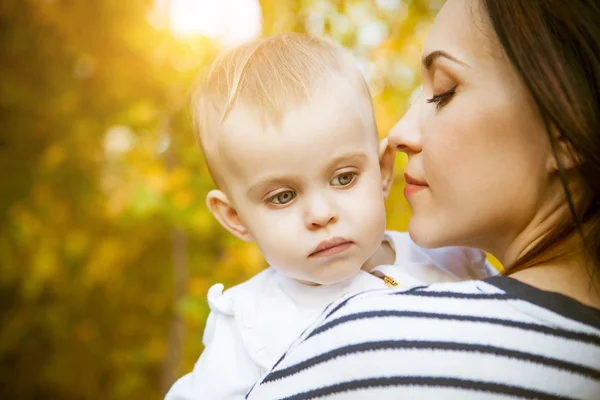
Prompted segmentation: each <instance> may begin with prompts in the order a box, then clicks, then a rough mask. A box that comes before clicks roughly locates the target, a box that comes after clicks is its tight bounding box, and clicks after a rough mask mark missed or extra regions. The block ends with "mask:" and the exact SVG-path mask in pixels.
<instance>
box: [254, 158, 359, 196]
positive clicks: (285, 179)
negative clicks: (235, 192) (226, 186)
mask: <svg viewBox="0 0 600 400" xmlns="http://www.w3.org/2000/svg"><path fill="white" fill-rule="evenodd" d="M368 158H369V157H368V156H367V155H366V154H365V153H362V152H350V153H342V154H338V155H335V156H334V157H333V158H332V159H331V160H330V161H329V163H328V164H327V165H326V168H325V170H326V171H329V170H331V169H333V168H335V167H337V166H338V165H340V164H342V163H344V162H350V161H352V162H355V163H357V164H362V163H364V162H365V161H367V159H368ZM293 179H294V177H291V176H282V175H274V176H266V177H263V178H261V179H260V180H259V181H258V182H256V183H254V184H252V186H250V188H249V189H248V194H249V195H250V194H252V192H256V191H257V190H259V189H262V188H263V187H264V186H265V185H271V184H276V183H282V184H284V183H289V181H291V180H293Z"/></svg>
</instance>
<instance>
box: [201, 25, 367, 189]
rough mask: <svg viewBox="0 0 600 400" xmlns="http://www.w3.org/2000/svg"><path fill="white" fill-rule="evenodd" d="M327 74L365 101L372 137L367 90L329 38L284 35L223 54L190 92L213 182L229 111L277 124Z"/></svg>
mask: <svg viewBox="0 0 600 400" xmlns="http://www.w3.org/2000/svg"><path fill="white" fill-rule="evenodd" d="M332 76H338V77H341V78H343V79H346V80H348V82H349V83H350V84H351V85H352V86H353V87H356V88H357V96H360V95H362V96H364V97H365V99H366V100H367V102H368V107H369V115H370V117H371V119H372V121H369V122H370V123H371V122H372V126H373V129H374V130H375V133H374V134H375V136H376V135H377V132H376V127H375V122H374V117H373V109H372V102H371V96H370V94H369V89H368V86H367V84H366V82H365V80H364V78H363V76H362V74H361V72H360V70H359V69H358V66H357V63H356V61H355V60H354V58H353V56H352V55H351V54H350V53H349V52H348V51H347V50H345V49H344V48H342V47H341V46H339V45H337V44H334V43H332V42H330V41H328V40H325V39H320V38H315V37H311V36H308V35H304V34H296V33H285V34H279V35H275V36H270V37H267V38H262V39H256V40H253V41H250V42H247V43H244V44H242V45H239V46H237V47H235V48H233V49H230V50H228V51H225V52H223V53H222V54H221V55H219V57H217V59H216V60H215V61H214V63H213V64H212V65H211V67H210V68H209V70H208V72H207V75H206V76H205V77H204V79H202V81H201V82H200V83H199V84H198V85H197V86H196V87H195V88H194V90H193V92H192V99H191V109H192V115H193V124H194V132H195V134H196V135H198V138H199V140H200V145H201V147H202V151H203V153H204V158H205V160H206V163H207V165H208V168H209V171H210V173H211V175H212V177H213V180H214V181H215V183H216V184H217V185H219V184H220V181H222V176H221V174H220V173H219V172H220V171H219V168H218V167H217V164H218V163H217V162H216V159H217V158H218V151H219V148H218V140H217V133H218V131H219V128H220V126H221V125H222V124H223V123H224V121H225V120H226V119H227V117H228V116H229V114H230V113H231V112H232V110H233V109H235V108H237V107H247V108H249V109H250V111H251V113H252V115H253V116H254V117H256V118H258V119H259V120H260V121H263V123H267V121H268V122H269V123H274V124H277V123H279V122H280V121H281V120H282V119H283V117H284V116H285V115H286V114H287V113H288V112H289V111H290V110H291V109H293V108H294V107H298V106H301V105H302V104H304V103H305V102H306V101H308V100H309V99H310V98H311V96H312V94H313V93H314V92H315V91H316V89H317V88H319V86H322V85H323V84H324V83H325V80H326V79H327V78H328V77H329V78H331V77H332Z"/></svg>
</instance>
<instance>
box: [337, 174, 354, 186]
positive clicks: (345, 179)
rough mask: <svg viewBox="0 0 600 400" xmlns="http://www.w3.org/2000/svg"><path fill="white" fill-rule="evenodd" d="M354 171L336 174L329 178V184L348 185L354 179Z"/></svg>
mask: <svg viewBox="0 0 600 400" xmlns="http://www.w3.org/2000/svg"><path fill="white" fill-rule="evenodd" d="M356 175H357V174H356V172H344V173H341V174H339V175H336V176H334V177H333V179H332V180H331V184H332V185H334V186H348V185H349V184H351V183H352V181H354V178H355V177H356Z"/></svg>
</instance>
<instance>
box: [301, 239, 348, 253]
mask: <svg viewBox="0 0 600 400" xmlns="http://www.w3.org/2000/svg"><path fill="white" fill-rule="evenodd" d="M353 244H354V243H353V242H352V241H351V240H348V239H345V238H342V237H334V238H331V239H327V240H323V241H322V242H321V243H319V245H318V246H317V247H315V249H314V250H313V252H312V253H310V254H309V255H308V257H328V256H333V255H335V254H339V253H341V252H343V251H345V250H347V249H348V248H350V247H351V246H352V245H353Z"/></svg>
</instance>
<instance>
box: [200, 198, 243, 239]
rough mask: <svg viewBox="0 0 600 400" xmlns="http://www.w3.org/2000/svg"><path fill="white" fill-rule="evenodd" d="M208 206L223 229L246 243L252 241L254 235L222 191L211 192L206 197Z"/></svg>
mask: <svg viewBox="0 0 600 400" xmlns="http://www.w3.org/2000/svg"><path fill="white" fill-rule="evenodd" d="M206 206H207V207H208V209H209V210H210V212H211V213H212V215H214V217H215V218H216V219H217V221H219V223H220V224H221V225H222V226H223V228H225V229H227V230H228V231H229V232H231V233H232V234H233V235H234V236H236V237H238V238H240V239H242V240H243V241H245V242H251V241H252V235H250V232H248V229H246V227H245V226H244V224H243V223H242V221H241V220H240V217H239V215H238V213H237V211H236V210H235V208H233V206H232V205H231V202H230V201H229V199H228V198H227V195H225V193H223V192H222V191H220V190H211V191H210V192H209V193H208V194H207V195H206Z"/></svg>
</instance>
